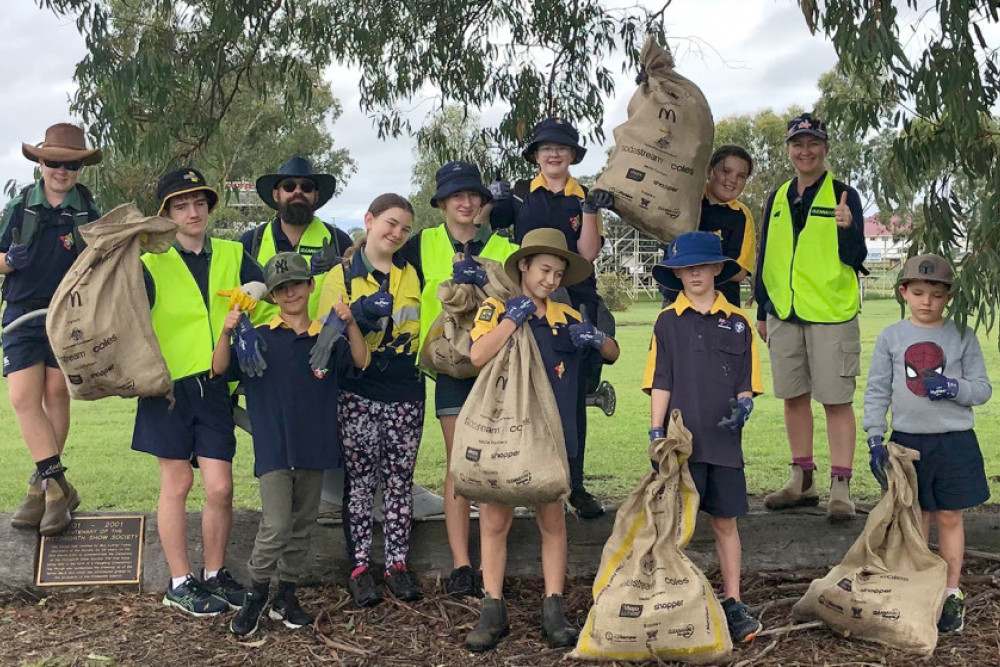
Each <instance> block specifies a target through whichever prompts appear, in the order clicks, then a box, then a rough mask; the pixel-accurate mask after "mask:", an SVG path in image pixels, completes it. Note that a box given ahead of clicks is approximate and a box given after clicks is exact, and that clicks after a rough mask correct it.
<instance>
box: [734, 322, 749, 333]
mask: <svg viewBox="0 0 1000 667" xmlns="http://www.w3.org/2000/svg"><path fill="white" fill-rule="evenodd" d="M733 326H734V327H735V329H736V333H738V334H741V333H743V330H744V329H746V328H747V325H746V324H744V323H743V322H737V323H736V324H734V325H733Z"/></svg>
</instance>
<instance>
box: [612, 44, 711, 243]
mask: <svg viewBox="0 0 1000 667" xmlns="http://www.w3.org/2000/svg"><path fill="white" fill-rule="evenodd" d="M639 61H640V63H641V64H642V67H643V68H644V70H645V72H646V75H647V77H648V78H647V79H646V80H644V81H643V82H642V83H640V84H639V88H638V90H636V91H635V94H633V95H632V99H631V100H630V101H629V104H628V120H626V121H625V122H624V123H622V124H621V125H619V126H618V127H616V128H615V148H614V151H613V152H612V153H611V157H610V158H609V159H608V165H607V167H605V168H604V172H603V173H602V174H601V176H600V178H598V179H597V183H596V184H595V185H594V188H597V189H602V190H608V191H610V192H612V193H614V195H615V207H614V210H615V212H616V213H617V214H618V215H620V216H621V218H622V220H624V221H625V222H626V223H628V224H629V225H631V226H633V227H635V228H636V229H638V230H639V231H641V232H645V233H646V234H649V235H650V236H653V237H655V238H657V239H659V240H660V241H663V242H664V243H669V242H670V241H672V240H673V239H674V238H676V237H677V236H678V235H680V234H683V233H684V232H690V231H694V230H696V229H698V222H699V220H700V218H701V198H702V195H703V194H704V190H705V173H706V170H707V168H708V160H709V158H710V157H711V154H712V142H713V141H714V140H715V123H714V121H713V120H712V110H711V109H710V108H709V106H708V102H707V101H706V100H705V96H704V95H703V94H702V92H701V90H700V89H699V88H698V86H696V85H695V84H694V83H692V82H691V81H689V80H687V79H685V78H684V77H683V76H681V75H680V74H678V73H677V72H676V71H675V70H674V59H673V57H672V56H671V55H670V50H669V49H668V48H667V47H665V46H660V45H659V44H657V43H656V41H655V40H654V39H653V38H652V37H650V38H649V39H647V40H646V44H645V46H643V47H642V53H641V54H640V56H639Z"/></svg>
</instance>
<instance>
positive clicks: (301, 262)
mask: <svg viewBox="0 0 1000 667" xmlns="http://www.w3.org/2000/svg"><path fill="white" fill-rule="evenodd" d="M312 277H313V275H312V271H310V270H309V260H308V259H306V258H305V257H303V256H302V255H300V254H299V253H297V252H279V253H278V254H277V255H275V256H274V257H272V258H271V259H269V260H267V264H265V265H264V285H265V286H266V287H267V295H268V297H271V295H272V294H273V293H274V290H275V289H277V288H278V287H280V286H281V285H284V284H285V283H290V282H294V281H296V280H309V279H311V278H312ZM269 300H273V297H271V298H270V299H269Z"/></svg>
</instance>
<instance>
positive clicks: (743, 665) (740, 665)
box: [733, 634, 778, 667]
mask: <svg viewBox="0 0 1000 667" xmlns="http://www.w3.org/2000/svg"><path fill="white" fill-rule="evenodd" d="M757 636H758V637H760V635H759V634H758V635H757ZM777 645H778V640H777V639H775V640H774V641H773V642H771V643H770V644H768V646H767V648H765V649H764V650H763V651H761V652H760V653H758V654H757V655H755V656H754V657H752V658H750V659H749V660H740V661H739V662H737V663H736V664H735V665H733V667H750V665H752V664H754V663H755V662H757V661H758V660H760V659H761V658H763V657H764V656H765V655H767V654H768V653H770V652H771V651H773V650H774V647H775V646H777Z"/></svg>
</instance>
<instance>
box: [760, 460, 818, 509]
mask: <svg viewBox="0 0 1000 667" xmlns="http://www.w3.org/2000/svg"><path fill="white" fill-rule="evenodd" d="M790 468H791V469H792V473H791V477H790V479H789V480H788V482H787V483H786V484H785V485H784V486H783V487H781V488H780V489H778V490H777V491H775V492H774V493H769V494H767V495H766V496H764V506H765V507H767V509H769V510H787V509H791V508H793V507H815V506H816V505H819V494H818V493H817V492H816V481H815V480H814V479H813V477H814V475H813V473H814V472H815V471H814V470H802V468H801V467H799V466H798V465H796V464H794V463H793V464H791V466H790Z"/></svg>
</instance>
